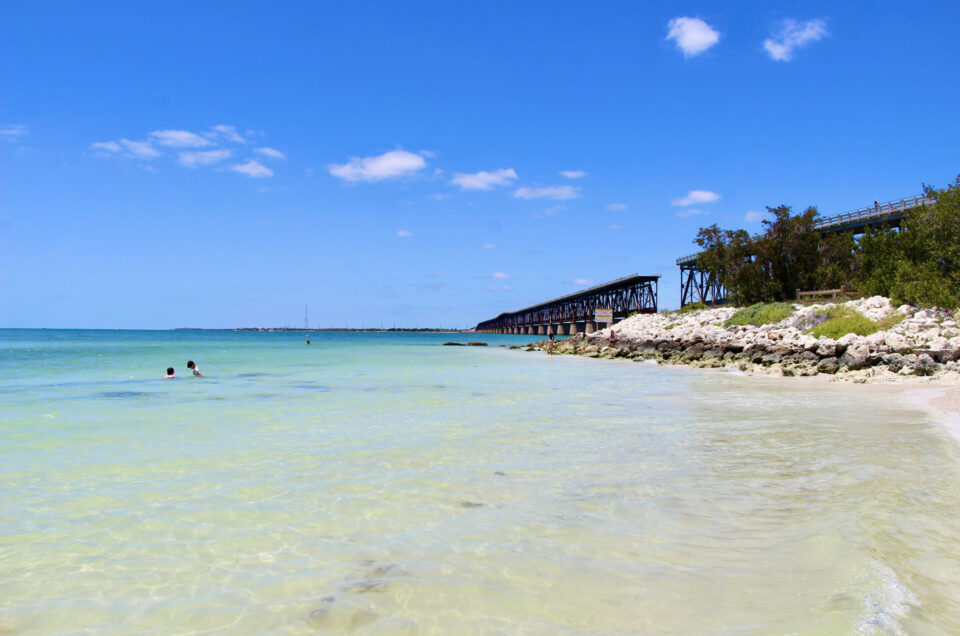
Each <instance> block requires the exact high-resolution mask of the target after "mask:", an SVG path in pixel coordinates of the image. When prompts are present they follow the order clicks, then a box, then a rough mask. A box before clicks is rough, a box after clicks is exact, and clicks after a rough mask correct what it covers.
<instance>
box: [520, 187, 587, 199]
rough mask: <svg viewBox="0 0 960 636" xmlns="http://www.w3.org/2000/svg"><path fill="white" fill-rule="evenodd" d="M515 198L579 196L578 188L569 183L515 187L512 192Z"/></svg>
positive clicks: (573, 197)
mask: <svg viewBox="0 0 960 636" xmlns="http://www.w3.org/2000/svg"><path fill="white" fill-rule="evenodd" d="M513 196H514V198H516V199H555V200H563V199H576V198H577V197H578V196H580V188H575V187H573V186H569V185H562V186H546V187H542V188H529V187H523V188H517V189H516V190H515V191H514V193H513Z"/></svg>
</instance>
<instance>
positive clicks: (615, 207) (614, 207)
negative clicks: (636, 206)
mask: <svg viewBox="0 0 960 636" xmlns="http://www.w3.org/2000/svg"><path fill="white" fill-rule="evenodd" d="M607 209H608V210H610V211H611V212H623V211H624V210H626V209H627V204H626V203H611V204H610V205H608V206H607Z"/></svg>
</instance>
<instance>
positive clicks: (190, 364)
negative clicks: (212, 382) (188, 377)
mask: <svg viewBox="0 0 960 636" xmlns="http://www.w3.org/2000/svg"><path fill="white" fill-rule="evenodd" d="M187 368H188V369H190V370H191V371H193V375H195V376H197V377H199V378H202V377H203V374H202V373H200V369H198V368H197V365H196V364H195V363H194V362H193V360H190V361H188V362H187Z"/></svg>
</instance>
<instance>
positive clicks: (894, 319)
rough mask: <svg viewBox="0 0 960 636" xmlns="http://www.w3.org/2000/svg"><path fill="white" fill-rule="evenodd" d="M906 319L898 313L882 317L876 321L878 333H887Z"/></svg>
mask: <svg viewBox="0 0 960 636" xmlns="http://www.w3.org/2000/svg"><path fill="white" fill-rule="evenodd" d="M905 319H906V316H905V315H904V314H901V313H900V312H899V311H895V312H893V313H892V314H890V315H889V316H884V317H883V318H881V319H880V320H878V321H877V327H879V328H880V331H887V330H889V329H892V328H893V327H895V326H897V325H899V324H900V323H901V322H903V321H904V320H905Z"/></svg>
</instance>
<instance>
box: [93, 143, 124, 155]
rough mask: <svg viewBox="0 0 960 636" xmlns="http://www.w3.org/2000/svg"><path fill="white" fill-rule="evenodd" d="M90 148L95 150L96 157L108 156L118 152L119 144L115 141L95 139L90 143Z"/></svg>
mask: <svg viewBox="0 0 960 636" xmlns="http://www.w3.org/2000/svg"><path fill="white" fill-rule="evenodd" d="M90 150H93V151H94V152H96V154H97V156H98V157H109V156H110V155H113V154H116V153H118V152H120V144H118V143H117V142H115V141H96V142H94V143H92V144H90Z"/></svg>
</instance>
